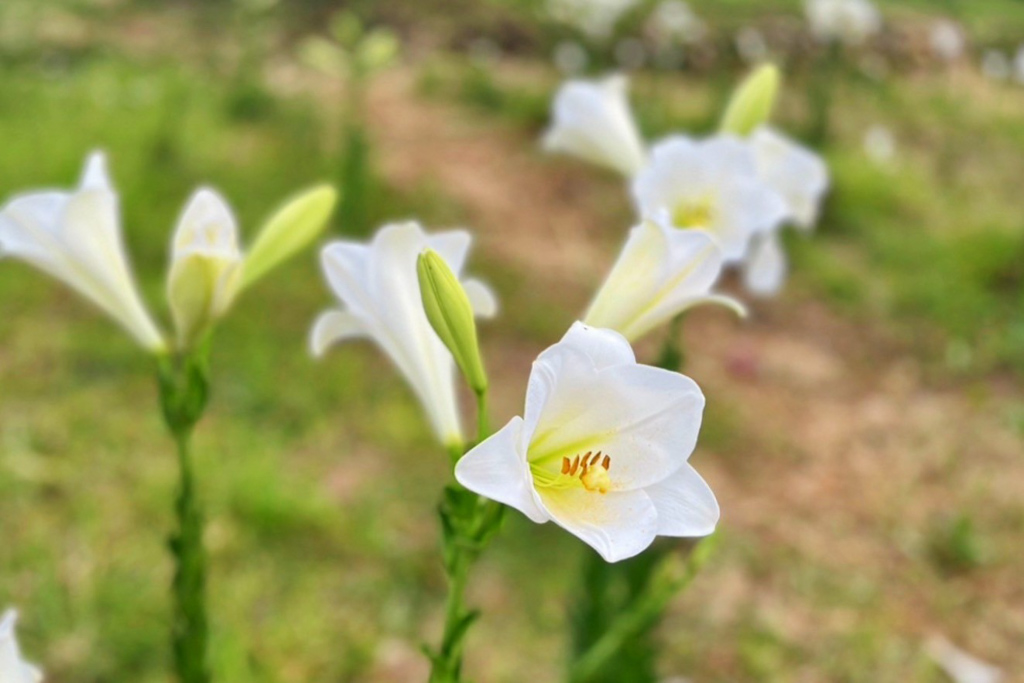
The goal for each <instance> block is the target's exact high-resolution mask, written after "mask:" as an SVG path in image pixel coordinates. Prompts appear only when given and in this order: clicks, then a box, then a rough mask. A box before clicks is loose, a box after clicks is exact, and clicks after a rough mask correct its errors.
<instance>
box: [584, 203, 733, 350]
mask: <svg viewBox="0 0 1024 683" xmlns="http://www.w3.org/2000/svg"><path fill="white" fill-rule="evenodd" d="M721 271H722V253H721V251H720V250H719V248H718V246H717V245H716V244H715V241H714V239H713V238H712V237H711V236H710V235H708V234H707V233H704V232H701V231H698V230H677V229H676V228H673V227H671V226H668V225H665V224H664V223H660V222H658V221H654V220H650V219H648V220H645V221H643V222H642V223H641V224H640V225H638V226H636V227H635V228H633V229H632V230H631V231H630V233H629V237H628V239H627V240H626V245H625V247H623V249H622V253H621V254H620V255H619V258H618V260H617V261H616V262H615V265H614V266H613V267H612V270H611V273H609V275H608V277H607V278H606V279H605V281H604V284H602V285H601V289H600V290H599V291H598V292H597V295H596V296H595V297H594V301H593V303H591V304H590V309H589V310H588V311H587V314H586V316H584V322H585V323H586V324H587V325H591V326H593V327H604V328H608V329H612V330H615V331H616V332H619V333H620V334H622V335H623V336H625V337H626V339H629V340H630V341H635V340H637V339H639V338H640V337H642V336H643V335H644V334H646V333H647V332H649V331H650V330H652V329H653V328H655V327H657V326H658V325H661V324H662V323H665V322H668V321H669V320H671V319H672V318H674V317H675V316H677V315H679V314H680V313H682V312H683V311H686V310H688V309H690V308H692V307H694V306H697V305H699V304H703V303H721V304H724V305H726V306H729V307H731V308H733V309H734V310H736V312H737V313H739V314H741V315H742V314H743V313H744V310H743V307H742V305H740V303H739V302H737V301H735V300H733V299H731V298H729V297H726V296H721V295H716V294H713V293H711V287H712V286H714V284H715V282H716V281H717V280H718V277H719V275H720V274H721Z"/></svg>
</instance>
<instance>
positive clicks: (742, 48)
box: [736, 26, 768, 64]
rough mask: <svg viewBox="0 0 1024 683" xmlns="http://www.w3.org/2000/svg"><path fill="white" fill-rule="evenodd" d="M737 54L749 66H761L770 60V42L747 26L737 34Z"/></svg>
mask: <svg viewBox="0 0 1024 683" xmlns="http://www.w3.org/2000/svg"><path fill="white" fill-rule="evenodd" d="M736 52H738V53H739V55H740V57H741V58H742V59H743V61H744V62H746V63H747V64H760V63H762V62H764V61H765V60H767V59H768V41H767V40H765V37H764V34H763V33H761V32H760V31H759V30H757V29H756V28H754V27H753V26H747V27H746V28H743V29H740V31H739V32H738V33H737V34H736Z"/></svg>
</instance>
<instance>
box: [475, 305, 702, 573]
mask: <svg viewBox="0 0 1024 683" xmlns="http://www.w3.org/2000/svg"><path fill="white" fill-rule="evenodd" d="M703 409H704V396H703V394H702V393H701V391H700V388H699V387H698V386H697V385H696V384H695V383H694V382H693V381H692V380H691V379H689V378H687V377H684V376H683V375H680V374H678V373H674V372H669V371H667V370H662V369H659V368H654V367H650V366H645V365H639V364H637V362H636V358H635V357H634V356H633V350H632V349H631V348H630V346H629V342H627V341H626V340H625V338H623V337H622V336H621V335H619V334H617V333H616V332H614V331H612V330H602V329H597V328H592V327H588V326H586V325H583V324H582V323H576V324H575V325H573V327H572V328H571V329H570V330H569V332H568V333H567V334H566V335H565V337H564V338H563V339H562V340H561V341H560V342H559V343H557V344H555V345H554V346H552V347H551V348H549V349H548V350H546V351H545V352H544V353H542V354H541V355H540V357H538V358H537V360H536V362H535V363H534V364H533V371H532V372H531V373H530V381H529V386H528V388H527V393H526V411H525V415H524V417H522V418H520V417H515V418H513V419H512V421H511V422H509V423H508V424H507V425H506V426H505V427H503V428H502V429H501V430H500V431H498V432H497V433H496V434H495V435H494V436H492V437H490V438H489V439H487V440H486V441H484V442H483V443H481V444H480V445H478V446H477V447H476V448H474V449H473V450H471V451H470V452H469V453H467V454H466V455H465V456H464V457H463V458H462V459H461V460H460V461H459V463H458V465H457V466H456V468H455V477H456V478H457V479H458V481H459V483H461V484H462V485H463V486H465V487H466V488H468V489H470V490H471V491H475V492H476V493H478V494H480V495H482V496H486V497H488V498H491V499H492V500H496V501H498V502H501V503H504V504H506V505H509V506H511V507H514V508H516V509H518V510H519V511H520V512H522V513H523V514H525V515H526V516H527V517H529V518H530V519H531V520H533V521H534V522H538V523H544V522H548V521H552V520H553V521H554V522H555V523H557V524H558V525H559V526H561V527H563V528H564V529H566V530H567V531H569V532H570V533H572V534H574V535H576V536H578V537H579V538H580V539H582V540H583V541H584V542H586V543H588V544H589V545H590V546H592V547H593V548H594V549H595V550H597V552H599V553H600V554H601V556H602V557H603V558H604V559H605V560H607V561H608V562H617V561H619V560H624V559H626V558H628V557H632V556H634V555H636V554H637V553H639V552H641V551H642V550H644V549H645V548H646V547H647V546H649V545H650V544H651V543H652V542H653V541H654V539H655V537H656V536H706V535H708V534H710V533H711V532H713V531H714V529H715V525H716V524H717V522H718V516H719V510H718V503H717V501H716V500H715V496H714V494H713V493H712V492H711V489H710V488H709V487H708V485H707V484H706V483H705V482H704V480H703V479H702V478H701V477H700V475H699V474H697V471H696V470H694V469H693V467H691V466H690V465H689V463H688V462H687V460H688V459H689V457H690V454H691V452H692V451H693V449H694V446H695V445H696V443H697V433H698V431H699V430H700V422H701V414H702V412H703Z"/></svg>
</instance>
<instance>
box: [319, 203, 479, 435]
mask: <svg viewBox="0 0 1024 683" xmlns="http://www.w3.org/2000/svg"><path fill="white" fill-rule="evenodd" d="M470 242H471V237H470V235H469V233H467V232H465V231H462V230H451V231H447V232H441V233H436V234H433V235H430V234H427V233H426V232H424V230H423V228H422V227H420V225H419V224H417V223H415V222H406V223H394V224H390V225H386V226H384V227H383V228H381V229H380V230H379V231H378V232H377V234H376V235H375V236H374V237H373V240H372V241H371V242H370V243H369V244H362V243H358V242H349V241H338V242H333V243H331V244H329V245H327V246H326V247H325V248H324V250H323V252H322V255H321V263H322V265H323V270H324V273H325V275H326V277H327V282H328V284H329V286H330V288H331V289H332V290H333V291H334V294H335V295H336V296H337V297H338V299H339V301H340V302H341V304H342V306H343V308H341V309H339V310H332V311H328V312H326V313H323V314H322V315H321V316H320V317H319V318H318V319H317V321H316V323H315V324H314V326H313V332H312V337H311V345H312V350H313V353H314V354H315V355H317V356H320V355H322V354H323V353H324V352H325V351H326V349H327V348H328V347H329V346H331V345H332V344H334V343H336V342H340V341H344V340H347V339H353V338H359V337H369V338H370V339H372V340H373V341H375V342H376V343H377V344H378V345H380V347H381V348H382V349H383V350H384V351H385V353H387V355H388V356H390V357H391V360H392V361H394V363H395V365H396V366H397V367H398V369H399V371H400V372H401V373H402V374H403V375H404V376H405V379H406V381H407V382H408V383H409V385H410V386H411V387H412V389H413V392H414V393H415V394H416V396H417V398H418V399H419V401H420V403H421V404H422V405H423V409H424V410H425V411H426V413H427V416H428V418H429V419H430V423H431V425H432V426H433V429H434V432H435V433H436V435H437V437H438V438H439V439H440V440H441V441H442V442H443V443H444V444H445V445H448V446H455V445H460V444H461V443H462V442H463V436H462V428H461V425H460V421H459V409H458V403H457V400H456V393H455V363H454V361H453V359H452V356H451V354H450V353H449V352H448V349H447V348H445V345H444V343H442V341H441V340H440V339H439V338H438V336H437V334H436V333H435V332H434V330H433V328H432V327H431V326H430V321H429V320H428V319H427V315H426V313H425V312H424V310H423V303H422V297H421V295H420V283H419V278H418V277H417V273H416V262H417V259H418V258H419V255H420V254H421V253H422V252H423V251H425V250H427V249H432V250H434V251H435V252H437V254H438V255H439V256H440V257H441V258H443V259H444V261H445V262H446V263H447V264H448V266H449V267H450V268H451V270H452V272H454V273H455V274H456V275H458V274H459V273H460V272H461V271H462V267H463V265H464V264H465V261H466V256H467V255H468V253H469V247H470ZM460 279H461V278H460ZM461 282H462V285H463V288H464V289H465V292H466V295H467V296H468V297H469V300H470V303H471V305H472V307H473V310H474V312H475V313H476V314H477V315H479V316H482V317H491V316H493V315H494V314H495V312H496V311H497V301H496V299H495V298H494V295H493V294H492V293H491V291H490V290H489V289H488V288H487V286H486V285H484V284H483V283H482V282H480V281H479V280H474V279H463V280H461Z"/></svg>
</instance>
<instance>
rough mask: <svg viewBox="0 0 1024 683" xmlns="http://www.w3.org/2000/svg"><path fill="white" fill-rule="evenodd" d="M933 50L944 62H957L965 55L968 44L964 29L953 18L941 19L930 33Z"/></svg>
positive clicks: (929, 37) (933, 25) (929, 40)
mask: <svg viewBox="0 0 1024 683" xmlns="http://www.w3.org/2000/svg"><path fill="white" fill-rule="evenodd" d="M928 42H929V43H930V44H931V48H932V52H933V53H934V54H935V56H936V57H938V58H939V59H941V60H942V61H944V62H955V61H957V60H959V59H960V58H961V57H963V55H964V49H965V47H966V45H967V41H966V38H965V36H964V32H963V29H962V28H960V25H959V24H957V23H956V22H955V21H953V20H951V19H939V20H938V21H936V22H935V23H934V24H932V28H931V32H930V33H929V35H928Z"/></svg>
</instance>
